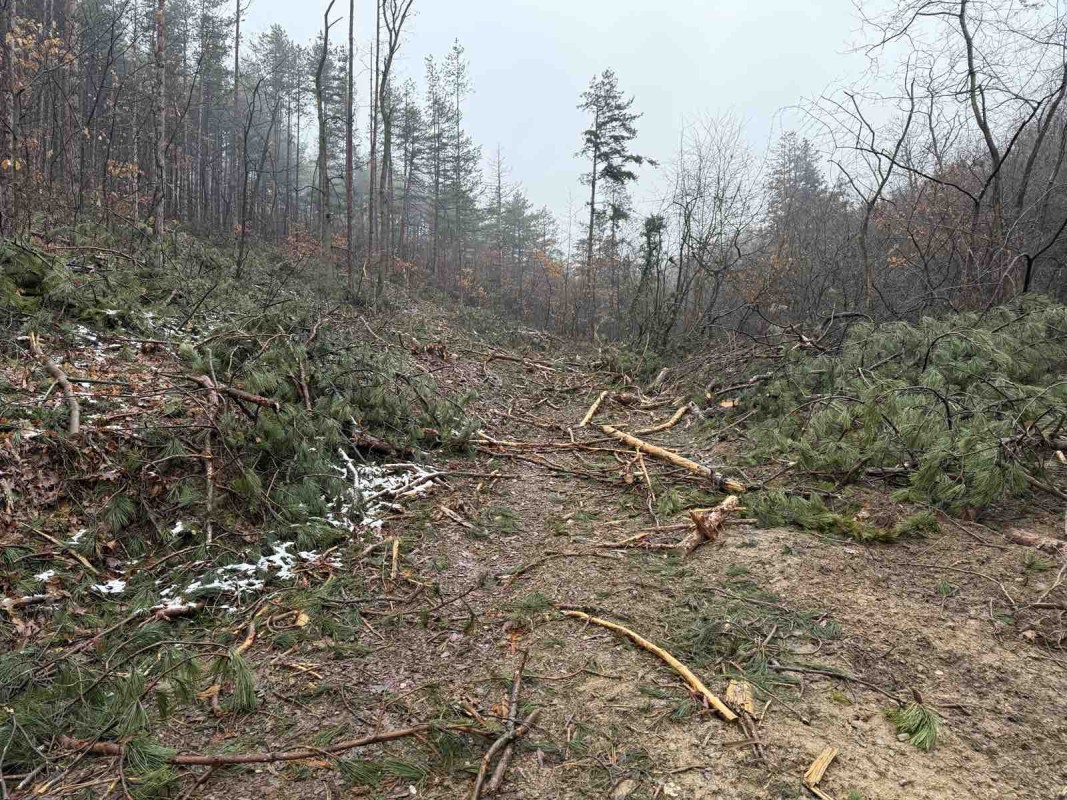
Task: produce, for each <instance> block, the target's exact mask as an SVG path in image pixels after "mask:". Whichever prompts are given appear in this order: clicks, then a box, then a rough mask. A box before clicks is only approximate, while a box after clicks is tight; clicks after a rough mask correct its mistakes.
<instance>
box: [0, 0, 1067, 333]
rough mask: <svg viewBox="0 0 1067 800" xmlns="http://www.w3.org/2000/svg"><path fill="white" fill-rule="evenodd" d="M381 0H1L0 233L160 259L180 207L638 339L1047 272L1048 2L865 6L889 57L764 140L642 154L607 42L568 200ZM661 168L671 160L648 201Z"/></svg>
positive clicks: (1053, 24) (1062, 47)
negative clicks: (305, 33) (146, 252)
mask: <svg viewBox="0 0 1067 800" xmlns="http://www.w3.org/2000/svg"><path fill="white" fill-rule="evenodd" d="M375 2H376V6H375V12H376V13H375V25H374V28H373V29H372V30H370V31H358V30H356V26H355V25H354V16H355V7H354V6H355V4H354V2H353V0H349V2H348V3H347V7H345V8H342V7H339V6H338V0H332V2H330V3H329V5H327V6H325V7H324V8H323V9H322V10H323V17H322V28H321V31H320V33H319V34H318V36H317V37H316V38H315V39H314V40H313V41H311V42H308V43H303V44H301V43H297V42H294V41H293V40H292V39H291V38H290V37H289V36H288V34H287V33H286V32H285V31H284V30H283V29H282V28H281V27H279V26H277V25H275V26H273V27H271V28H270V29H269V30H268V31H266V32H265V33H262V34H258V35H255V36H248V35H247V33H243V32H242V28H241V23H242V18H243V15H244V13H245V11H246V6H245V4H242V2H241V0H34V1H32V2H31V1H30V0H21V1H17V0H0V34H2V37H3V47H2V50H0V55H2V70H0V233H2V234H3V235H5V236H14V235H21V236H27V235H29V236H37V237H41V238H45V239H53V240H68V241H69V242H70V243H73V242H74V241H75V240H78V241H81V240H83V239H84V238H85V237H87V236H88V237H99V236H104V235H107V236H114V237H122V236H124V237H134V238H136V239H140V240H143V241H144V242H145V243H146V244H148V245H149V246H151V247H153V248H155V252H156V253H157V257H158V266H159V267H160V268H164V269H165V265H166V258H167V252H168V240H169V237H170V236H171V234H172V233H173V232H175V231H186V232H189V233H192V234H196V235H200V236H205V237H211V238H214V239H216V240H220V241H223V242H227V241H228V242H232V245H233V250H234V264H235V269H236V271H237V272H238V274H239V273H240V272H241V270H242V268H243V266H244V263H245V259H246V256H247V253H248V248H249V246H250V244H251V243H253V242H268V243H272V244H275V245H278V246H280V247H283V248H285V249H286V250H288V251H289V252H290V254H291V255H292V256H293V258H294V259H300V263H301V264H303V267H302V268H304V269H309V270H311V269H315V270H320V271H323V272H324V273H325V274H326V275H328V276H332V277H333V279H335V280H336V281H337V282H338V283H339V284H341V285H345V286H347V288H348V290H349V292H350V293H351V295H352V297H353V298H354V299H360V300H362V301H364V302H375V301H376V300H377V299H378V298H380V296H381V295H382V292H383V289H384V286H385V284H386V283H387V282H390V281H392V282H399V283H409V284H426V283H430V284H433V285H436V286H437V287H439V288H441V289H442V290H444V291H446V292H449V293H451V294H452V295H454V296H455V297H456V298H458V299H459V300H461V301H462V302H463V303H467V304H470V305H479V306H485V307H490V308H494V309H497V310H500V311H504V312H506V313H508V314H509V315H511V316H513V317H515V318H517V319H522V320H524V321H526V322H527V323H529V324H532V325H537V326H542V327H545V328H549V329H552V330H555V331H558V332H562V333H566V334H571V335H579V336H598V337H603V338H610V339H630V340H633V341H637V342H640V343H642V344H644V345H646V346H650V347H656V348H667V347H671V346H676V345H679V344H692V343H699V342H701V341H705V340H709V339H714V338H715V337H716V336H717V335H719V333H720V332H721V331H722V330H723V329H741V330H764V329H767V328H768V327H770V326H774V325H790V324H798V323H816V324H817V323H820V322H822V321H825V320H826V319H827V318H829V317H832V316H835V315H836V316H840V315H853V316H857V317H861V316H869V317H872V318H876V319H884V318H916V317H918V316H921V315H923V314H927V313H936V312H939V311H945V310H951V309H960V308H982V307H986V306H989V305H993V304H996V303H1000V302H1003V301H1005V300H1008V299H1010V298H1011V297H1013V296H1015V295H1017V294H1019V293H1021V292H1026V291H1040V292H1048V293H1052V294H1056V295H1059V296H1060V297H1064V296H1065V295H1067V269H1065V266H1064V259H1065V257H1067V248H1065V244H1064V242H1065V236H1064V233H1065V230H1067V176H1065V174H1064V161H1065V156H1067V106H1065V105H1064V104H1063V98H1064V94H1065V93H1067V19H1065V17H1064V16H1063V15H1061V14H1060V12H1059V10H1058V9H1057V8H1056V7H1055V6H1054V5H1052V4H1045V3H1037V4H1024V5H1019V4H1015V3H1010V2H1007V0H899V2H898V3H897V5H896V6H895V7H893V8H891V9H889V10H888V11H887V12H880V13H879V14H878V15H877V16H874V15H872V16H870V17H869V18H866V19H865V20H864V21H865V26H866V29H867V31H868V32H869V33H870V34H871V36H870V43H869V45H868V47H867V50H866V52H867V55H868V56H869V57H870V59H871V62H872V63H879V62H884V63H888V64H890V65H891V71H890V72H889V73H886V72H883V73H879V74H878V75H877V76H876V79H875V80H868V81H867V82H866V83H864V84H862V85H860V84H857V85H856V86H853V87H846V88H842V89H840V90H839V91H837V92H833V93H829V94H827V95H825V96H823V97H820V98H816V99H814V100H811V101H809V102H807V103H806V104H805V105H804V106H803V108H804V111H805V113H806V117H807V119H808V120H810V124H808V125H807V126H805V131H806V132H807V134H808V136H807V138H805V137H804V136H801V135H800V134H799V133H796V132H791V131H790V132H786V133H784V134H783V135H782V136H781V137H780V139H779V140H778V142H777V143H776V145H775V146H774V147H773V148H772V150H771V152H770V153H769V154H767V155H766V156H764V155H762V154H757V153H755V152H754V151H753V150H752V149H751V148H750V146H749V145H748V144H747V141H746V136H745V133H744V131H743V129H742V126H741V125H740V124H739V123H738V122H737V121H735V120H733V119H730V118H715V117H708V118H705V119H703V120H701V121H699V122H697V123H695V124H692V125H690V126H689V127H687V128H686V130H684V131H683V132H682V136H681V139H680V146H679V148H678V151H677V152H676V153H675V154H671V155H669V156H668V155H667V154H658V155H659V156H660V158H659V162H660V163H657V162H656V161H652V160H650V159H648V158H647V157H645V156H643V155H639V154H638V153H637V152H635V149H634V147H635V140H636V136H637V125H638V123H639V121H640V114H639V113H637V112H636V111H635V110H634V109H633V105H634V100H633V98H630V97H628V96H627V95H626V94H625V93H624V91H623V90H622V89H621V88H620V86H619V82H618V79H617V77H616V75H615V74H614V73H613V72H612V71H610V70H606V71H604V72H603V73H602V74H600V75H597V76H595V77H594V78H593V80H592V81H591V83H590V85H589V88H588V89H587V91H586V92H584V93H583V94H582V96H581V97H580V98H579V103H580V105H579V107H580V108H581V109H582V110H583V111H584V112H585V113H586V115H587V120H588V122H587V125H588V127H587V128H586V129H585V130H583V131H581V132H578V135H576V139H575V141H576V144H577V152H576V156H577V157H578V158H580V159H581V162H582V163H583V164H584V165H585V167H584V170H585V175H584V182H585V186H586V189H587V194H585V199H584V210H581V209H576V210H574V213H573V219H571V218H564V219H563V220H559V219H557V218H556V217H554V216H553V214H552V213H551V212H550V211H549V210H548V209H547V208H535V207H534V206H533V204H532V203H531V202H530V201H529V199H528V198H527V197H526V195H525V193H524V192H523V190H522V188H521V186H519V185H517V184H515V183H513V182H512V181H511V180H510V179H509V176H508V169H507V167H506V164H505V160H504V157H503V156H502V154H501V151H500V148H499V147H498V148H496V149H495V150H494V152H493V154H492V157H491V158H489V159H486V158H484V157H483V151H482V148H481V146H480V145H479V144H478V143H476V142H475V141H473V140H472V138H471V136H470V134H469V132H468V131H467V129H466V127H465V117H466V113H467V110H468V106H469V103H470V102H471V93H472V90H473V87H472V85H471V78H470V72H469V66H468V62H467V59H466V56H465V53H464V50H463V47H462V46H461V45H460V44H459V42H456V43H455V44H454V45H453V46H452V48H451V49H450V50H449V51H448V52H447V53H446V54H444V56H443V57H442V58H428V59H427V60H426V64H425V73H424V75H423V76H422V80H421V82H420V83H419V84H416V82H415V81H414V80H413V79H412V78H411V77H407V76H403V75H400V74H398V72H397V63H398V61H397V55H398V53H399V52H400V51H401V48H402V45H403V42H404V37H405V36H406V35H407V34H408V33H409V32H410V29H411V26H412V24H413V18H414V13H415V9H414V8H413V0H375ZM245 3H247V0H245ZM342 3H343V0H342ZM341 22H347V25H343V26H339V23H341ZM345 28H347V36H344V35H342V33H341V31H344V29H345ZM357 41H361V42H365V44H363V45H360V46H359V47H358V48H357V46H356V43H357ZM357 49H358V51H359V52H358V53H357ZM357 55H358V57H359V62H360V68H359V69H357V63H356V62H357ZM364 66H366V67H367V69H364V68H363V67H364ZM357 83H358V84H363V85H357ZM872 86H874V87H881V90H880V91H879V92H875V91H873V90H872V89H871V87H872ZM893 87H895V88H893ZM652 168H658V169H660V170H661V171H662V172H663V173H665V174H666V175H667V176H668V177H669V184H670V186H671V189H670V191H669V192H668V193H667V196H665V197H664V198H663V199H662V204H661V208H660V209H659V210H658V211H657V212H656V213H653V214H649V215H645V216H641V217H638V216H636V215H635V213H634V210H633V204H632V201H631V195H630V192H631V189H632V187H633V184H634V183H635V182H636V181H638V180H639V178H640V175H641V173H642V172H644V171H646V170H648V169H652Z"/></svg>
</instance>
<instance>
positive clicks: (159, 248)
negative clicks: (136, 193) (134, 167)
mask: <svg viewBox="0 0 1067 800" xmlns="http://www.w3.org/2000/svg"><path fill="white" fill-rule="evenodd" d="M166 2H167V0H157V2H156V65H155V67H156V96H155V122H156V131H155V133H156V187H155V193H154V196H153V209H152V217H153V225H152V234H153V238H154V239H155V245H156V265H157V266H158V267H159V268H160V269H162V268H163V215H164V213H165V211H166V202H165V201H166V198H165V192H166V185H167V163H166V161H167V159H166V155H167V138H166V128H167V124H166V104H165V102H166V83H167V80H166V75H167V69H166V59H165V57H164V56H165V54H166V40H165V38H164V37H165V36H166V30H167V26H166Z"/></svg>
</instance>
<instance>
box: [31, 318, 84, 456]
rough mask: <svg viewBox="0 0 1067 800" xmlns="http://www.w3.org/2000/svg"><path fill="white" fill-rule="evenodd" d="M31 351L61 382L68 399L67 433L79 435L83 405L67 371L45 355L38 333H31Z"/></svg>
mask: <svg viewBox="0 0 1067 800" xmlns="http://www.w3.org/2000/svg"><path fill="white" fill-rule="evenodd" d="M30 352H31V353H33V356H34V358H36V359H37V360H38V361H39V362H40V364H41V366H42V367H44V369H45V372H47V373H48V374H49V375H50V376H51V377H52V380H54V381H55V382H56V383H58V384H59V388H60V390H61V391H62V392H63V398H64V399H65V400H66V401H67V411H68V415H69V416H68V420H67V433H69V434H70V435H71V436H77V435H78V433H79V432H80V431H81V406H80V405H78V398H77V397H75V396H74V387H73V386H71V385H70V381H69V380H68V379H67V373H65V372H64V371H63V370H61V369H60V368H59V365H58V364H56V363H55V362H54V361H53V360H52V359H50V358H49V357H48V356H46V355H45V353H44V351H43V350H42V349H41V343H40V341H38V339H37V334H34V333H31V334H30Z"/></svg>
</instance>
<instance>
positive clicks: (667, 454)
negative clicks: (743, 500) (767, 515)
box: [600, 425, 745, 494]
mask: <svg viewBox="0 0 1067 800" xmlns="http://www.w3.org/2000/svg"><path fill="white" fill-rule="evenodd" d="M600 429H601V430H602V431H604V433H606V434H607V435H608V436H612V437H614V438H616V439H618V440H619V441H620V442H623V443H624V444H628V445H630V447H633V448H636V449H637V450H640V451H641V452H644V453H648V454H649V455H650V456H652V457H653V458H658V459H660V460H661V461H666V462H667V463H669V464H674V465H675V466H676V467H681V468H682V469H685V470H688V471H689V472H692V473H693V474H694V475H699V476H701V477H702V478H707V479H709V480H710V481H711V482H712V483H714V484H715V485H716V486H717V487H718V488H720V489H723V490H725V491H727V492H735V493H737V494H740V493H741V492H743V491H745V487H744V485H743V484H740V483H738V482H737V481H735V480H732V479H730V478H724V477H723V476H722V475H720V474H719V473H718V472H716V471H715V470H713V469H712V468H711V467H705V466H704V465H703V464H698V463H697V462H695V461H693V460H691V459H688V458H685V457H684V456H680V455H678V454H677V453H674V452H671V451H670V450H666V449H664V448H662V447H658V446H657V445H654V444H649V443H648V442H646V441H644V440H642V439H638V438H637V437H636V436H633V435H631V434H629V433H626V432H625V431H620V430H619V429H618V428H615V427H613V426H611V425H602V426H601V427H600Z"/></svg>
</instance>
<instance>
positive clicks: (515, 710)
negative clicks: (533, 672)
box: [485, 652, 526, 794]
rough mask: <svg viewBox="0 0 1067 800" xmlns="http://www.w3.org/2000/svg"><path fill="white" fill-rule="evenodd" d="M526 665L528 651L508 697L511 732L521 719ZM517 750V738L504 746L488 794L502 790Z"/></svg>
mask: <svg viewBox="0 0 1067 800" xmlns="http://www.w3.org/2000/svg"><path fill="white" fill-rule="evenodd" d="M525 666H526V653H525V652H523V653H522V655H521V656H519V663H518V665H516V667H515V676H514V678H512V681H511V696H510V697H509V698H508V722H507V730H508V732H509V733H511V732H514V731H515V727H516V725H518V721H519V692H520V691H521V689H522V670H523V667H525ZM514 752H515V740H514V739H512V740H511V741H510V742H508V743H507V745H506V746H505V747H504V752H503V753H501V754H500V760H499V761H497V762H496V769H494V770H493V777H491V778H490V779H489V783H487V784H486V786H485V793H486V794H496V793H497V792H498V791H499V790H500V786H501V785H502V784H503V783H504V774H505V773H506V772H507V771H508V764H510V763H511V755H512V753H514Z"/></svg>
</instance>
